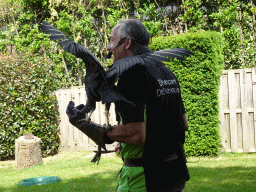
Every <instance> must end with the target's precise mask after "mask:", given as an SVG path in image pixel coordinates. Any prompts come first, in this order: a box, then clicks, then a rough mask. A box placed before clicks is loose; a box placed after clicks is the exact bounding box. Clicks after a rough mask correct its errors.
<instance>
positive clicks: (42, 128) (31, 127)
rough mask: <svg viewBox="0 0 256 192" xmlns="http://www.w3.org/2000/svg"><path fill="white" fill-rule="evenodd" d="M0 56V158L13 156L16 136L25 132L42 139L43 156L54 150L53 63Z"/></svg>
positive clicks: (55, 102)
mask: <svg viewBox="0 0 256 192" xmlns="http://www.w3.org/2000/svg"><path fill="white" fill-rule="evenodd" d="M28 55H29V54H28ZM0 57H1V59H0V74H1V76H0V95H1V97H0V116H1V119H0V160H6V159H13V158H14V155H15V154H14V151H15V139H17V138H18V137H20V136H21V135H23V134H25V133H28V132H32V133H33V134H34V135H35V136H37V137H39V138H41V139H42V155H43V156H47V155H52V154H55V153H57V151H58V148H59V145H60V142H59V136H58V121H59V117H58V114H57V111H58V110H57V99H56V96H55V95H54V92H53V90H54V89H55V84H54V79H55V76H54V74H53V73H52V68H53V64H52V63H51V62H50V61H49V60H47V59H44V58H43V57H41V56H36V57H34V56H33V55H31V56H29V57H25V56H22V55H10V56H8V57H7V56H4V55H1V56H0Z"/></svg>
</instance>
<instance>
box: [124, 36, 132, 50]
mask: <svg viewBox="0 0 256 192" xmlns="http://www.w3.org/2000/svg"><path fill="white" fill-rule="evenodd" d="M124 43H125V49H128V50H131V49H132V46H133V41H132V39H131V38H130V37H127V38H126V40H125V42H124Z"/></svg>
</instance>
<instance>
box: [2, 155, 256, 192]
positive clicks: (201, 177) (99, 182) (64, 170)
mask: <svg viewBox="0 0 256 192" xmlns="http://www.w3.org/2000/svg"><path fill="white" fill-rule="evenodd" d="M92 155H93V154H92V153H90V152H76V153H60V154H59V155H56V156H53V157H48V158H45V159H44V160H43V163H42V164H40V165H37V166H34V167H30V168H26V169H22V170H17V169H16V168H15V161H4V162H0V176H1V177H0V191H4V192H5V191H6V192H9V191H15V192H16V191H19V192H20V191H21V192H25V191H26V192H30V191H42V192H45V191H49V192H50V191H54V192H55V191H57V192H58V191H61V192H62V191H63V192H64V191H89V192H95V191H97V192H98V191H99V192H101V191H102V192H103V191H104V192H105V191H116V186H117V183H118V179H117V178H116V174H117V172H118V171H119V169H120V168H121V166H122V161H121V159H120V158H117V157H116V155H115V154H111V155H103V157H102V159H101V161H100V163H99V165H96V164H93V163H91V162H90V161H91V159H92ZM198 160H199V161H198ZM188 167H189V171H190V176H191V179H190V181H189V182H188V183H187V185H186V188H185V191H186V192H189V191H191V192H194V191H207V192H216V191H223V192H230V191H239V192H240V191H246V192H247V191H256V154H238V153H235V154H221V155H220V156H219V157H215V158H208V157H202V158H200V159H199V158H197V157H194V158H188ZM38 176H59V177H60V178H61V179H62V182H61V183H56V184H49V185H41V186H31V187H20V186H18V184H19V182H20V181H21V180H22V179H27V178H32V177H38Z"/></svg>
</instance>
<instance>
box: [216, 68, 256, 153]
mask: <svg viewBox="0 0 256 192" xmlns="http://www.w3.org/2000/svg"><path fill="white" fill-rule="evenodd" d="M220 80H221V83H220V91H219V101H220V102H219V106H220V134H221V138H222V139H221V142H222V145H223V147H224V148H225V150H226V151H227V152H255V146H256V141H255V140H256V131H255V130H256V129H255V118H256V115H255V114H256V113H255V112H256V106H255V104H256V98H255V97H256V85H255V84H256V76H255V69H254V68H252V69H238V70H224V71H222V76H221V79H220Z"/></svg>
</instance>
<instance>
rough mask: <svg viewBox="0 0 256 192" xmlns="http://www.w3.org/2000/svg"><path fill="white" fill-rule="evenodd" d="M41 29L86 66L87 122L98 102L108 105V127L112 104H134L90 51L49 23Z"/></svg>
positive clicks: (42, 25)
mask: <svg viewBox="0 0 256 192" xmlns="http://www.w3.org/2000/svg"><path fill="white" fill-rule="evenodd" d="M40 27H41V29H43V30H44V32H45V33H46V34H51V36H50V39H51V40H53V41H54V40H62V41H60V42H59V45H61V46H64V50H65V51H67V52H69V53H71V54H73V55H74V56H75V57H77V58H81V59H82V60H83V62H84V64H85V68H86V76H85V91H86V95H87V102H86V105H85V107H86V113H90V114H89V116H88V117H87V118H86V120H90V117H91V114H92V113H93V111H94V110H95V108H96V102H97V101H102V103H103V104H106V116H107V126H108V125H109V120H108V114H109V108H110V104H111V103H112V102H116V101H118V100H122V101H125V102H128V103H130V104H133V103H132V102H130V101H128V100H127V99H126V98H125V97H123V96H122V95H121V94H120V93H118V91H117V87H116V86H115V85H114V83H109V82H108V81H107V79H106V72H105V70H104V68H103V67H102V65H101V64H100V63H99V61H98V60H97V59H96V57H95V56H94V55H93V54H92V53H91V52H90V51H89V50H88V49H86V48H85V47H84V46H82V45H80V44H78V43H75V42H73V41H72V40H71V39H70V38H69V37H68V36H67V35H66V34H64V33H63V32H61V31H59V30H58V29H57V28H55V27H53V26H52V25H51V24H49V23H48V22H45V21H43V22H42V23H41V26H40Z"/></svg>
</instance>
